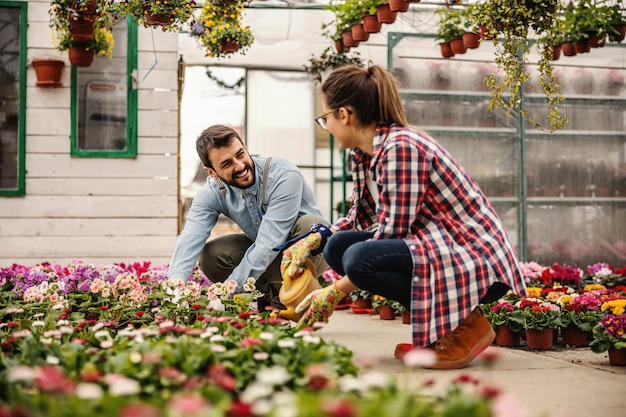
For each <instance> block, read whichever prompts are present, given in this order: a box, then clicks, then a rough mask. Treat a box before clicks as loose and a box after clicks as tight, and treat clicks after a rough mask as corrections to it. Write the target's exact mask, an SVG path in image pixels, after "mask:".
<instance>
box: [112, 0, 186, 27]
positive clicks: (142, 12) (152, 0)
mask: <svg viewBox="0 0 626 417" xmlns="http://www.w3.org/2000/svg"><path fill="white" fill-rule="evenodd" d="M109 4H110V6H109V7H110V8H111V10H112V11H114V12H115V13H117V14H119V15H122V16H129V17H132V18H133V19H134V21H135V23H137V24H138V25H140V26H143V27H160V28H161V29H162V30H163V31H170V32H177V31H179V30H181V29H182V28H183V27H184V26H185V24H187V23H189V22H190V20H191V19H192V15H193V11H194V9H195V7H196V2H195V1H194V0H122V1H114V0H109ZM153 19H154V20H153ZM191 25H193V22H192V23H191Z"/></svg>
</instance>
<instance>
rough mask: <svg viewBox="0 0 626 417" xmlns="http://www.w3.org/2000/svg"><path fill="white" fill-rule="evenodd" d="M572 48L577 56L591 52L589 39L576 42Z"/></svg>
mask: <svg viewBox="0 0 626 417" xmlns="http://www.w3.org/2000/svg"><path fill="white" fill-rule="evenodd" d="M574 48H576V53H577V54H584V53H586V52H589V51H591V47H590V46H589V39H581V40H579V41H578V42H576V45H574Z"/></svg>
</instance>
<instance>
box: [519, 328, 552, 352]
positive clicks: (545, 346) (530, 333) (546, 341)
mask: <svg viewBox="0 0 626 417" xmlns="http://www.w3.org/2000/svg"><path fill="white" fill-rule="evenodd" d="M553 338H554V329H544V330H534V329H526V346H528V348H529V349H536V350H551V349H552V346H553V344H554V340H553Z"/></svg>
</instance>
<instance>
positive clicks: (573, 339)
mask: <svg viewBox="0 0 626 417" xmlns="http://www.w3.org/2000/svg"><path fill="white" fill-rule="evenodd" d="M588 333H589V332H584V331H582V330H580V328H578V326H575V325H573V324H571V325H569V326H567V327H564V328H562V329H561V343H562V344H564V345H566V346H573V347H583V346H587V336H588Z"/></svg>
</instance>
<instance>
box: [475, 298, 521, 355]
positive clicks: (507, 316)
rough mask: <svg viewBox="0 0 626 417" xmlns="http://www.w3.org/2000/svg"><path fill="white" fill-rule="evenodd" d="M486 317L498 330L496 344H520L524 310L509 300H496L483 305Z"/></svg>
mask: <svg viewBox="0 0 626 417" xmlns="http://www.w3.org/2000/svg"><path fill="white" fill-rule="evenodd" d="M481 309H482V310H483V314H484V315H485V318H486V319H487V320H488V321H489V323H490V324H491V326H492V327H493V328H494V330H495V331H496V344H497V345H499V346H519V345H520V341H521V333H522V331H523V330H524V317H523V315H522V311H521V310H520V309H519V308H517V307H515V305H513V304H511V303H510V302H509V301H501V302H495V303H492V304H485V305H482V306H481Z"/></svg>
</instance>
